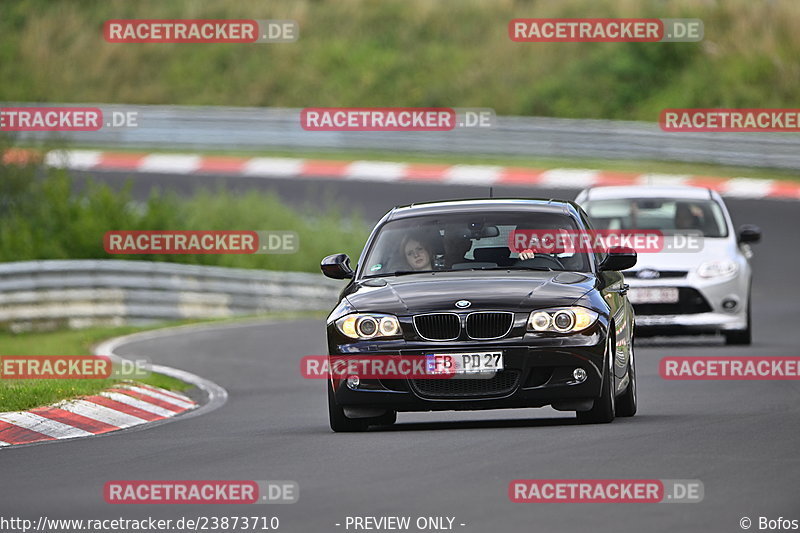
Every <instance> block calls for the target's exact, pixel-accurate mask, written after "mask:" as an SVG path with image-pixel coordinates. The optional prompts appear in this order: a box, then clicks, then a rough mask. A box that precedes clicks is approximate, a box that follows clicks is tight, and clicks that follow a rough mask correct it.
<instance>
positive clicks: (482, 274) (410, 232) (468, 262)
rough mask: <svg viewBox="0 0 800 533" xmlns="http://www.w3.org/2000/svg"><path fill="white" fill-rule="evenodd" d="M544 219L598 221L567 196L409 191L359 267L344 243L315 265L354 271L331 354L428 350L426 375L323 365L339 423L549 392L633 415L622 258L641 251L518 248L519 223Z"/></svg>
mask: <svg viewBox="0 0 800 533" xmlns="http://www.w3.org/2000/svg"><path fill="white" fill-rule="evenodd" d="M541 231H554V232H559V231H567V232H591V231H592V229H591V226H590V221H589V219H588V217H587V215H586V213H584V212H583V210H582V209H581V208H580V207H579V206H578V205H576V204H574V203H573V202H568V201H561V200H533V199H524V200H523V199H480V200H459V201H448V202H436V203H427V204H415V205H410V206H404V207H397V208H394V209H392V210H391V211H390V212H389V213H387V214H386V215H385V216H384V217H383V218H382V219H381V220H380V221H379V222H378V224H377V225H376V227H375V229H374V230H373V231H372V234H371V235H370V237H369V239H368V241H367V243H366V246H365V248H364V251H363V253H362V256H361V259H360V261H359V264H358V265H357V266H356V268H355V270H353V269H352V268H351V266H350V259H349V258H348V257H347V255H345V254H336V255H331V256H328V257H326V258H325V259H324V260H323V261H322V264H321V268H322V272H323V273H324V274H325V275H326V276H328V277H331V278H334V279H348V280H349V282H348V284H347V286H346V287H345V288H344V289H343V291H342V293H341V295H340V299H339V303H338V305H336V307H335V308H334V309H333V311H332V312H331V314H330V316H329V317H328V319H327V335H328V348H329V354H330V356H329V357H330V358H334V357H354V356H359V355H361V356H375V357H393V358H395V359H397V358H401V359H402V358H418V359H419V358H422V359H424V360H425V361H428V362H429V363H431V364H429V365H428V366H426V371H429V373H430V375H415V376H413V377H408V378H404V377H397V376H396V375H389V376H376V375H368V376H359V375H358V373H353V374H350V375H341V374H333V373H332V374H330V376H329V379H328V380H327V381H328V408H329V415H330V425H331V428H332V429H333V431H363V430H365V429H367V428H368V427H369V426H370V425H385V424H392V423H394V422H395V420H396V417H397V412H398V411H439V410H477V409H501V408H515V407H543V406H548V405H549V406H552V407H553V408H555V409H557V410H560V411H575V412H577V417H578V420H579V421H580V422H584V423H606V422H611V421H612V420H614V417H615V416H633V415H634V414H635V413H636V371H635V366H634V353H633V325H634V324H633V322H634V315H633V310H632V307H631V305H630V304H629V302H628V299H627V297H626V290H627V285H626V284H625V280H624V278H623V276H622V274H620V272H619V271H620V270H625V269H628V268H630V267H632V266H633V265H634V264H635V263H636V253H635V252H634V251H633V250H632V249H630V248H610V249H608V250H605V251H603V250H588V251H578V252H576V251H574V250H573V251H571V252H570V251H564V250H563V249H561V251H556V250H555V249H553V251H552V253H543V252H541V251H540V250H539V251H532V250H528V249H526V242H525V235H526V232H531V234H533V233H535V232H541ZM519 235H522V236H523V237H519ZM517 239H521V240H520V241H517ZM518 243H521V246H517V244H518ZM441 361H447V363H446V365H447V367H448V372H447V373H442V372H441V368H439V367H438V366H437V365H438V364H439V363H441Z"/></svg>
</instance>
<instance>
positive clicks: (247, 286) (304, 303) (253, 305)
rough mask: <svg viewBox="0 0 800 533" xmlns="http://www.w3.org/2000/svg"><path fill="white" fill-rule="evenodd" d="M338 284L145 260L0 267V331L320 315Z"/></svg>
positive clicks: (321, 279) (284, 274) (311, 276)
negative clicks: (287, 313) (306, 312)
mask: <svg viewBox="0 0 800 533" xmlns="http://www.w3.org/2000/svg"><path fill="white" fill-rule="evenodd" d="M342 287H343V284H342V283H341V282H337V281H334V280H331V279H327V278H325V277H323V276H322V274H310V273H299V272H273V271H264V270H247V269H239V268H224V267H209V266H196V265H182V264H175V263H158V262H149V261H123V260H113V259H112V260H63V261H62V260H55V261H23V262H16V263H5V264H0V327H4V328H8V329H11V330H12V331H23V330H28V329H34V328H36V329H50V328H55V327H70V328H80V327H88V326H93V325H123V324H147V323H153V322H158V321H165V320H179V319H188V318H220V317H233V316H237V315H252V314H258V313H263V312H265V311H275V310H322V309H330V308H331V307H333V305H334V304H335V303H336V300H337V296H338V293H339V292H340V290H341V289H342Z"/></svg>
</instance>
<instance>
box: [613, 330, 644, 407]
mask: <svg viewBox="0 0 800 533" xmlns="http://www.w3.org/2000/svg"><path fill="white" fill-rule="evenodd" d="M628 376H629V379H630V381H629V382H628V388H627V389H625V392H624V393H623V394H622V396H620V397H619V398H617V403H616V406H615V407H616V409H615V412H614V415H615V416H619V417H628V416H633V415H635V414H636V408H637V403H638V402H637V398H636V360H635V358H634V356H633V337H631V356H630V358H628Z"/></svg>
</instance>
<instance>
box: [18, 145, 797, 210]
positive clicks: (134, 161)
mask: <svg viewBox="0 0 800 533" xmlns="http://www.w3.org/2000/svg"><path fill="white" fill-rule="evenodd" d="M27 154H28V152H27V151H25V150H16V151H9V152H6V154H5V155H4V160H15V159H24V158H25V157H29V156H28V155H27ZM44 160H45V163H46V164H48V165H50V166H54V167H59V168H69V169H75V170H104V171H129V172H136V173H165V174H178V175H187V176H189V175H191V176H199V175H204V174H205V175H209V174H221V173H222V174H228V175H230V176H238V177H251V178H276V177H277V178H335V179H345V180H361V181H374V182H415V183H440V184H441V183H443V184H448V183H451V184H461V185H481V186H492V185H506V186H519V187H526V186H530V187H542V188H553V189H583V188H585V187H595V186H603V185H693V186H699V187H707V188H709V189H713V190H716V191H717V192H719V193H720V194H722V195H723V196H728V197H734V198H737V197H738V198H787V199H794V200H800V183H798V182H793V181H783V180H770V179H759V178H747V177H735V178H721V177H714V176H697V175H679V174H646V173H645V174H642V173H635V172H618V171H610V170H592V169H577V168H551V169H536V168H524V167H506V166H493V165H444V164H430V163H395V162H386V161H333V160H316V159H294V158H277V157H251V158H247V157H229V156H204V155H193V154H160V153H158V154H147V153H119V152H106V151H97V150H62V151H51V152H48V153H47V154H46V155H45V158H44Z"/></svg>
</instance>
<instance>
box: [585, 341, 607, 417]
mask: <svg viewBox="0 0 800 533" xmlns="http://www.w3.org/2000/svg"><path fill="white" fill-rule="evenodd" d="M613 346H614V345H613V343H612V340H611V337H609V338H608V342H607V343H606V361H607V362H608V368H607V369H606V371H605V375H604V376H603V392H602V393H601V395H600V398H598V399H596V400H595V401H594V405H593V406H592V408H591V409H590V410H588V411H578V412H577V416H578V422H580V423H581V424H608V423H609V422H612V421H613V420H614V407H615V406H614V403H615V398H614V348H613Z"/></svg>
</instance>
